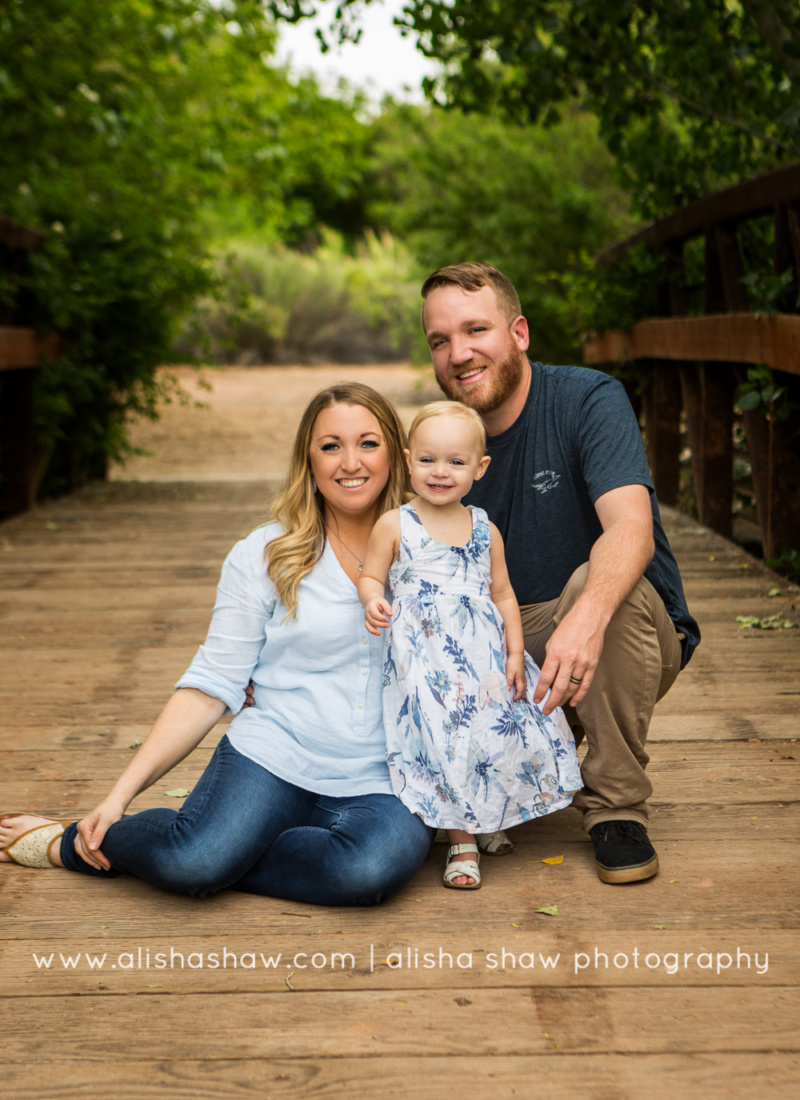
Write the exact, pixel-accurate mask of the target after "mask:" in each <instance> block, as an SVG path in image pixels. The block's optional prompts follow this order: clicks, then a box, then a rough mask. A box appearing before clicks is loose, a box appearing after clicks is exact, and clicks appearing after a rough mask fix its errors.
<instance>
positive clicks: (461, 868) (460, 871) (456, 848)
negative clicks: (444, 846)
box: [442, 844, 481, 890]
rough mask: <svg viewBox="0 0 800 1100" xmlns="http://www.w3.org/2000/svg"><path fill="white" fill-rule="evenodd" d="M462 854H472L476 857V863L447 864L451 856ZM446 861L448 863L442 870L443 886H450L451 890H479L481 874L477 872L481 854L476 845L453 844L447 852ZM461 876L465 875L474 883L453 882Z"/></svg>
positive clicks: (457, 861) (456, 862) (469, 861)
mask: <svg viewBox="0 0 800 1100" xmlns="http://www.w3.org/2000/svg"><path fill="white" fill-rule="evenodd" d="M463 852H472V853H473V854H474V855H475V856H476V857H477V858H476V862H475V863H473V862H472V860H456V861H455V862H454V863H450V862H449V860H450V859H451V857H452V856H460V855H461V854H462V853H463ZM447 859H448V863H447V866H446V867H445V869H444V877H443V879H442V881H443V882H444V884H445V886H450V887H451V888H452V889H453V890H478V889H479V888H480V885H481V873H480V871H479V870H478V864H479V863H480V861H481V854H480V852H479V851H478V845H477V844H454V845H453V846H452V848H448V850H447ZM461 875H466V876H467V877H468V878H471V879H473V880H474V881H473V882H469V883H464V882H453V879H456V878H459V877H460V876H461Z"/></svg>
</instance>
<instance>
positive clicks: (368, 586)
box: [358, 508, 400, 634]
mask: <svg viewBox="0 0 800 1100" xmlns="http://www.w3.org/2000/svg"><path fill="white" fill-rule="evenodd" d="M399 542H400V513H399V512H398V511H397V509H396V508H395V509H393V510H392V511H391V512H386V513H385V515H382V516H381V518H380V519H379V520H378V522H377V523H376V524H375V526H374V527H373V529H372V534H371V535H370V538H369V546H368V547H367V556H366V557H365V558H364V565H363V567H362V569H361V576H360V577H359V580H358V598H359V599H360V600H361V603H362V604H363V605H364V621H365V623H366V627H367V630H368V631H369V632H370V634H380V632H381V630H384V629H385V628H386V627H387V626H388V625H389V616H390V615H391V613H392V608H391V606H390V604H389V602H388V600H387V599H386V597H385V596H384V591H385V589H386V578H387V577H388V576H389V570H390V568H391V566H392V562H393V561H394V560H395V558H396V557H397V550H398V544H399Z"/></svg>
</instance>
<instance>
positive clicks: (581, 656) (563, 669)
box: [533, 604, 605, 714]
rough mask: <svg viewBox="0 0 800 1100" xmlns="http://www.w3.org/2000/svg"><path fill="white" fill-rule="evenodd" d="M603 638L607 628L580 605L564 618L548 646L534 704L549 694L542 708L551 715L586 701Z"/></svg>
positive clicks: (534, 696)
mask: <svg viewBox="0 0 800 1100" xmlns="http://www.w3.org/2000/svg"><path fill="white" fill-rule="evenodd" d="M604 639H605V628H604V627H601V625H600V623H599V622H598V620H597V618H596V617H595V616H592V615H587V614H586V613H585V612H584V611H583V610H582V609H581V607H580V604H576V605H575V606H574V607H573V608H572V610H571V611H569V612H568V613H567V614H566V615H565V616H564V618H563V619H562V620H561V622H560V623H559V624H558V626H557V627H556V629H555V630H554V632H553V634H552V636H551V637H550V640H549V641H548V643H547V645H546V647H545V650H546V653H547V657H546V659H545V662H544V664H543V665H542V671H541V673H540V675H539V683H538V684H537V685H536V691H535V692H534V695H533V701H534V703H541V702H542V700H543V699H544V697H545V695H546V694H547V692H548V690H549V691H550V696H549V698H548V700H547V702H546V703H545V705H544V706H543V707H542V713H543V714H551V713H552V712H553V711H554V710H555V708H556V707H563V706H564V705H565V704H566V703H570V704H571V705H572V706H573V707H574V706H577V704H578V703H580V702H581V701H582V700H583V699H585V698H586V693H587V692H588V690H589V688H590V687H591V686H592V680H593V679H594V673H595V669H596V668H597V663H598V661H599V660H600V654H601V653H602V652H603V641H604Z"/></svg>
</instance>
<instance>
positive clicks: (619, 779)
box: [520, 564, 681, 832]
mask: <svg viewBox="0 0 800 1100" xmlns="http://www.w3.org/2000/svg"><path fill="white" fill-rule="evenodd" d="M588 572H589V566H588V564H587V565H582V566H581V567H580V568H579V569H576V570H575V572H574V573H573V574H572V576H571V577H570V579H569V581H568V582H567V586H566V588H565V589H564V591H563V592H562V593H561V595H560V596H559V597H558V598H557V599H555V600H549V601H548V602H547V603H538V604H529V605H528V606H526V607H521V608H520V611H521V612H522V629H523V633H524V635H525V648H526V650H527V651H528V653H530V655H531V656H532V657H533V659H534V661H536V663H537V664H538V665H539V667H540V668H541V666H542V665H543V664H544V661H545V657H546V650H545V647H546V645H547V642H548V640H549V638H550V636H551V635H552V634H553V631H554V630H555V628H556V627H557V626H558V624H559V623H560V622H561V620H562V619H563V618H564V616H565V615H566V613H567V612H568V611H569V609H570V608H571V607H572V606H573V604H574V603H575V601H576V600H577V598H578V596H580V594H581V592H582V591H583V586H584V585H585V583H586V578H587V576H588ZM680 660H681V647H680V636H679V635H678V633H677V631H676V630H675V626H674V624H673V622H672V620H671V619H670V617H669V615H668V614H667V610H666V608H665V607H664V603H663V601H662V599H661V597H660V596H659V595H658V593H657V592H656V590H655V589H654V588H653V586H652V584H650V582H649V581H648V580H646V578H644V577H642V578H641V579H640V580H639V582H638V583H637V585H636V587H635V588H634V589H633V591H632V592H631V594H630V595H629V596H628V597H627V599H626V600H625V601H624V603H623V604H622V606H621V607H620V608H619V610H618V611H617V612H616V614H615V615H614V617H613V618H612V620H611V622H610V623H609V625H608V629H607V630H606V636H605V642H604V645H603V652H602V654H601V656H600V662H599V664H598V666H597V669H596V671H595V676H594V680H593V681H592V686H591V687H590V688H589V691H588V692H587V694H586V698H585V699H584V700H583V702H582V703H580V704H579V706H578V707H577V708H574V707H571V706H566V707H564V713H565V714H566V716H567V720H568V721H569V723H570V725H571V726H572V728H573V730H574V732H575V740H576V741H577V742H578V744H580V743H581V741H582V740H583V738H584V737H585V738H586V743H587V752H586V757H585V759H584V761H583V765H582V767H581V774H582V776H583V782H584V787H583V790H581V791H579V792H578V793H577V794H576V795H575V797H574V799H573V806H575V807H576V808H577V809H579V810H580V811H581V812H582V813H583V824H584V828H585V829H586V830H587V832H588V831H589V829H591V828H592V826H594V825H597V824H598V822H600V821H612V820H620V819H624V820H630V821H638V822H640V823H641V824H642V825H647V821H648V810H647V799H648V798H649V796H650V795H651V794H652V791H653V786H652V784H651V783H650V780H649V779H648V778H647V776H646V775H645V771H644V770H645V768H646V766H647V763H648V760H649V759H650V758H649V757H648V755H647V753H646V752H645V742H646V741H647V732H648V729H649V726H650V718H651V717H652V714H653V708H654V706H655V704H656V702H657V701H658V700H659V699H660V698H661V697H662V696H663V695H666V693H667V692H668V691H669V689H670V688H671V687H672V685H673V683H674V682H675V679H676V677H677V675H678V672H679V670H680Z"/></svg>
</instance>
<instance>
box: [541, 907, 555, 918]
mask: <svg viewBox="0 0 800 1100" xmlns="http://www.w3.org/2000/svg"><path fill="white" fill-rule="evenodd" d="M536 912H537V913H544V915H545V916H546V917H557V916H558V906H557V905H543V906H542V908H541V909H537V910H536Z"/></svg>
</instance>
